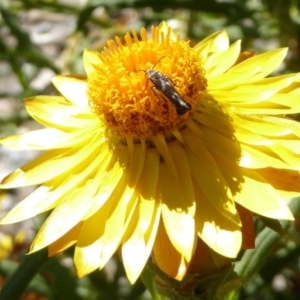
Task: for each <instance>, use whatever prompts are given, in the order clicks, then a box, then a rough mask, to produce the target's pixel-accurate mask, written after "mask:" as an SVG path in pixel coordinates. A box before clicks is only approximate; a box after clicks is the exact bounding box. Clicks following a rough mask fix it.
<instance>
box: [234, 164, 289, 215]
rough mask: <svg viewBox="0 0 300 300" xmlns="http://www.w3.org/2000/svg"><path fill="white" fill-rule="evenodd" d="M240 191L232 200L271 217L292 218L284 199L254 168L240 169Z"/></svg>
mask: <svg viewBox="0 0 300 300" xmlns="http://www.w3.org/2000/svg"><path fill="white" fill-rule="evenodd" d="M242 172H243V175H244V183H243V185H242V192H241V193H238V194H236V195H235V196H234V200H235V201H236V202H237V203H239V204H240V205H242V206H244V207H246V208H247V209H249V210H250V211H253V212H255V213H257V214H260V215H263V216H266V217H268V218H273V219H286V220H294V217H293V215H292V213H291V211H290V210H289V208H288V206H287V205H286V203H285V201H284V200H283V199H282V198H281V197H280V196H279V195H278V194H277V192H276V190H275V189H274V188H273V187H272V186H271V185H270V184H269V183H268V182H266V181H264V179H263V178H262V177H261V176H260V175H259V174H258V173H257V172H255V170H250V169H242Z"/></svg>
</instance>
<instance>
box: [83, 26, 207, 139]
mask: <svg viewBox="0 0 300 300" xmlns="http://www.w3.org/2000/svg"><path fill="white" fill-rule="evenodd" d="M140 33H141V40H139V38H138V37H137V34H136V32H135V31H133V32H132V35H133V38H132V37H131V36H130V34H126V35H125V38H124V42H123V41H121V40H120V39H119V38H116V40H115V41H113V40H110V41H108V48H105V49H104V50H103V51H102V52H101V53H99V63H97V64H96V65H93V67H94V69H95V71H94V72H91V73H90V74H88V97H89V101H90V105H91V108H92V110H93V112H94V113H95V114H97V115H99V116H100V117H101V119H102V121H103V122H104V124H105V125H106V126H107V127H109V128H111V129H113V130H115V131H116V132H117V133H118V134H119V135H121V136H123V137H137V138H149V137H151V136H154V135H156V134H158V133H163V134H166V133H168V132H169V131H170V130H172V129H174V128H177V129H178V128H180V127H181V126H182V124H183V123H184V121H185V120H186V119H187V118H189V117H190V116H191V115H192V114H193V111H194V110H195V108H196V107H197V104H198V102H199V101H200V100H201V99H202V97H203V94H204V92H205V89H206V85H207V84H206V79H205V77H204V70H203V68H202V62H201V59H200V58H199V55H197V54H196V53H195V52H194V50H193V49H192V48H191V47H190V46H189V43H188V42H186V41H181V40H180V38H179V36H177V38H176V39H172V38H171V30H170V29H169V30H168V32H167V33H164V32H162V31H161V30H160V29H159V28H157V27H152V37H151V38H147V33H146V30H145V29H144V28H143V29H142V30H141V32H140Z"/></svg>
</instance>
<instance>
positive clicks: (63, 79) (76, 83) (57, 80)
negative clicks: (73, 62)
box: [52, 75, 89, 109]
mask: <svg viewBox="0 0 300 300" xmlns="http://www.w3.org/2000/svg"><path fill="white" fill-rule="evenodd" d="M52 83H53V85H54V86H55V87H56V88H57V89H58V91H59V92H60V93H61V94H62V96H64V97H65V98H66V99H67V100H69V101H70V102H72V103H73V104H75V105H76V106H78V107H81V108H82V109H86V108H87V107H88V106H89V101H88V98H87V91H86V90H87V81H86V77H85V76H77V77H74V76H61V75H56V76H55V77H54V78H53V79H52Z"/></svg>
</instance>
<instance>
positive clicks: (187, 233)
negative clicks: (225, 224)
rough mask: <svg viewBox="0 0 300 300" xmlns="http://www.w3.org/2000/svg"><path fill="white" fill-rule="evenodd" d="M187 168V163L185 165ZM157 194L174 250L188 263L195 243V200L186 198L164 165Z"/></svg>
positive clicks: (160, 173)
mask: <svg viewBox="0 0 300 300" xmlns="http://www.w3.org/2000/svg"><path fill="white" fill-rule="evenodd" d="M185 165H186V167H187V168H188V165H187V163H185ZM158 193H159V195H160V198H161V202H162V219H163V222H164V225H165V228H166V232H167V234H168V236H169V239H170V241H171V242H172V244H173V246H174V247H175V249H176V250H177V251H178V252H179V253H181V254H182V255H183V256H184V258H185V259H186V260H187V261H190V259H191V255H192V252H193V249H194V242H195V237H196V234H195V221H194V213H195V202H194V201H195V200H194V198H186V197H185V195H184V191H183V189H181V184H180V182H176V181H174V179H173V176H172V175H171V173H170V171H169V169H168V167H167V165H166V164H161V166H160V170H159V190H158Z"/></svg>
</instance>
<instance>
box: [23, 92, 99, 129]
mask: <svg viewBox="0 0 300 300" xmlns="http://www.w3.org/2000/svg"><path fill="white" fill-rule="evenodd" d="M26 109H27V111H28V113H29V114H30V115H31V116H32V117H33V118H34V119H35V120H36V121H38V122H39V123H41V124H43V125H45V126H46V127H53V128H57V129H60V130H63V131H70V130H74V129H76V128H85V127H90V126H92V127H93V124H95V123H96V124H99V123H100V122H99V119H98V118H97V117H96V115H94V114H92V113H91V111H90V109H89V108H87V109H86V111H82V108H81V107H80V106H74V105H73V104H71V103H70V102H68V101H66V100H65V98H63V97H59V96H36V97H31V98H27V99H26Z"/></svg>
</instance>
